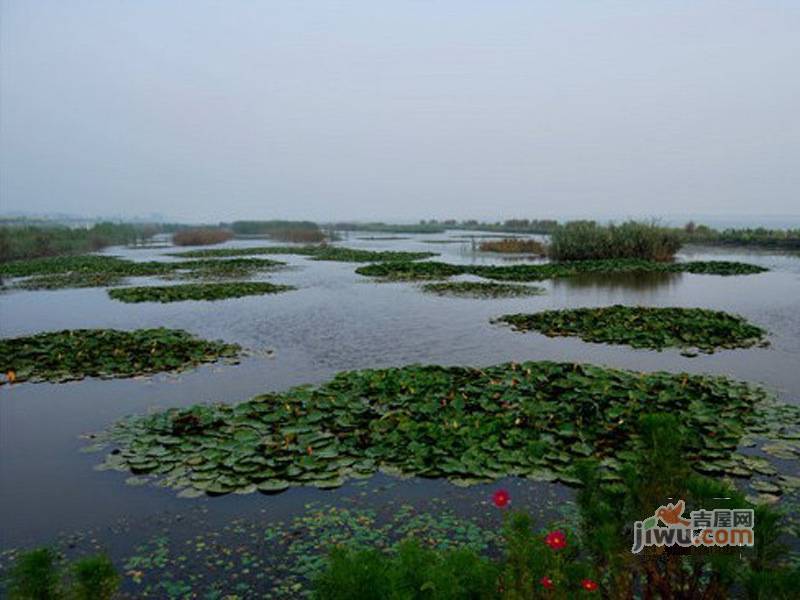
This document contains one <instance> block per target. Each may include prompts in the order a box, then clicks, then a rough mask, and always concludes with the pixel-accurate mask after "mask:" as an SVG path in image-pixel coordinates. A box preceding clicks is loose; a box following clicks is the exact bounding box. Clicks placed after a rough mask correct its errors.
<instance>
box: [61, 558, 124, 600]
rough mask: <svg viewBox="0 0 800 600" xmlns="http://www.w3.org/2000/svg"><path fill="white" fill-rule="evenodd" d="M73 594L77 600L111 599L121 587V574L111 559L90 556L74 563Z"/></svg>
mask: <svg viewBox="0 0 800 600" xmlns="http://www.w3.org/2000/svg"><path fill="white" fill-rule="evenodd" d="M72 577H73V584H72V596H73V597H74V598H75V599H76V600H109V599H110V598H111V597H112V596H113V595H114V593H115V592H116V591H117V590H118V589H119V585H120V576H119V575H118V574H117V572H116V570H115V569H114V564H113V563H112V562H111V559H110V558H109V557H108V556H106V555H104V554H98V555H96V556H89V557H87V558H84V559H81V560H79V561H77V562H76V563H75V564H73V565H72Z"/></svg>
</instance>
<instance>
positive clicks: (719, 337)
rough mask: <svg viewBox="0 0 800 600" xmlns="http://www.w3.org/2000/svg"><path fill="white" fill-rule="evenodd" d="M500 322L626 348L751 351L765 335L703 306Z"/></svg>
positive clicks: (558, 313) (572, 312) (552, 314)
mask: <svg viewBox="0 0 800 600" xmlns="http://www.w3.org/2000/svg"><path fill="white" fill-rule="evenodd" d="M497 321H499V322H503V323H508V324H509V325H511V326H512V327H513V328H514V329H516V330H517V331H530V330H534V331H538V332H540V333H543V334H544V335H546V336H549V337H556V336H577V337H579V338H581V339H582V340H584V341H586V342H599V343H603V344H625V345H628V346H633V347H634V348H653V349H656V350H661V349H663V348H669V347H674V348H697V349H698V350H700V351H701V352H706V353H709V354H710V353H713V352H714V351H715V350H718V349H720V348H749V347H750V346H754V345H756V344H766V343H767V342H766V341H765V339H764V336H765V335H766V331H764V330H763V329H761V328H760V327H757V326H755V325H751V324H750V323H748V322H747V320H746V319H744V318H743V317H740V316H737V315H731V314H728V313H725V312H722V311H718V310H708V309H705V308H648V307H644V306H622V305H619V304H617V305H614V306H608V307H603V308H573V309H564V310H546V311H542V312H538V313H532V314H515V315H503V316H502V317H500V318H498V319H497Z"/></svg>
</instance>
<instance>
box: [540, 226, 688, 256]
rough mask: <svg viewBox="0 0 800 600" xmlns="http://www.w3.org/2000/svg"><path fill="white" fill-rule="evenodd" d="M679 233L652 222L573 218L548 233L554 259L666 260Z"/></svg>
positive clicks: (678, 244)
mask: <svg viewBox="0 0 800 600" xmlns="http://www.w3.org/2000/svg"><path fill="white" fill-rule="evenodd" d="M680 247H681V235H680V233H679V232H678V231H676V230H674V229H669V228H667V227H660V226H658V225H656V224H655V223H637V222H636V221H628V222H626V223H622V224H620V225H614V224H611V225H598V224H597V223H595V222H594V221H572V222H570V223H567V224H566V225H561V226H559V227H557V228H556V229H555V230H554V231H553V232H552V234H551V235H550V246H549V253H550V258H551V259H553V260H597V259H604V258H642V259H646V260H657V261H668V260H672V258H673V257H674V256H675V253H676V252H677V251H678V250H680Z"/></svg>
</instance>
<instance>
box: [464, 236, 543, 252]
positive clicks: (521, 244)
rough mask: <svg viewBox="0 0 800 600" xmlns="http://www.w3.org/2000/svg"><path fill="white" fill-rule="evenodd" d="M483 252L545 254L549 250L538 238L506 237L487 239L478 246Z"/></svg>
mask: <svg viewBox="0 0 800 600" xmlns="http://www.w3.org/2000/svg"><path fill="white" fill-rule="evenodd" d="M478 249H479V250H480V251H481V252H502V253H505V254H536V255H537V256H545V255H546V254H547V251H546V249H545V247H544V244H542V243H541V242H538V241H536V240H525V239H520V238H504V239H502V240H487V241H485V242H481V243H480V245H479V246H478Z"/></svg>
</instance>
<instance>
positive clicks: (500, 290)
mask: <svg viewBox="0 0 800 600" xmlns="http://www.w3.org/2000/svg"><path fill="white" fill-rule="evenodd" d="M422 290H423V291H425V292H430V293H433V294H438V295H439V296H461V297H465V298H513V297H519V296H538V295H540V294H543V293H544V289H543V288H541V287H536V286H530V285H514V284H510V283H489V282H479V281H457V282H447V283H426V284H424V285H423V286H422Z"/></svg>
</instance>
